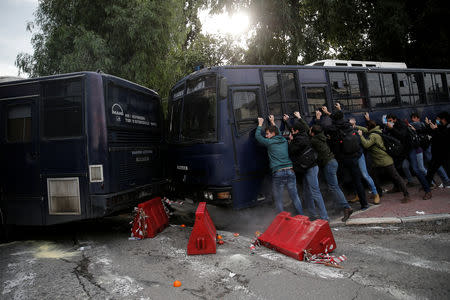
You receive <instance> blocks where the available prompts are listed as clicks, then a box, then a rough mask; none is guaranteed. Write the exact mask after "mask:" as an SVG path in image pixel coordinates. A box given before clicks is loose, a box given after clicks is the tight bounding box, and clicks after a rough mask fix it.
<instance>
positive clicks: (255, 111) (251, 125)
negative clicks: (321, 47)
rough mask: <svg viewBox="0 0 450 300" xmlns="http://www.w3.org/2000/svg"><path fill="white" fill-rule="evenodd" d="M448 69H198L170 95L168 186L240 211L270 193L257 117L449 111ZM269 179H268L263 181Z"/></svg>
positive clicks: (406, 114) (403, 115)
mask: <svg viewBox="0 0 450 300" xmlns="http://www.w3.org/2000/svg"><path fill="white" fill-rule="evenodd" d="M449 86H450V70H430V69H409V68H367V67H345V66H338V67H337V66H334V67H326V66H221V67H212V68H205V69H202V70H199V71H196V72H194V73H192V74H190V75H188V76H186V77H185V78H183V79H182V80H180V81H179V82H178V83H177V84H176V85H175V86H174V87H173V88H172V90H171V92H170V96H169V105H168V143H169V156H170V162H169V165H168V167H169V170H168V172H169V174H170V177H171V179H172V182H171V184H170V188H171V189H172V190H173V191H174V192H176V193H178V194H179V195H181V196H185V197H186V196H191V197H192V196H193V197H197V199H201V200H206V201H210V202H212V203H218V204H228V205H232V206H233V207H235V208H244V207H249V206H252V205H255V204H257V203H258V201H259V200H262V199H264V197H265V196H266V195H267V192H265V190H264V188H265V187H266V188H267V186H268V189H269V190H270V181H269V182H268V181H267V177H266V176H265V174H267V173H269V171H268V170H269V168H268V159H267V154H266V150H265V148H264V147H261V146H259V145H258V144H257V142H256V140H255V138H254V133H255V128H256V126H257V117H258V116H263V117H267V116H268V115H270V114H273V115H275V117H276V120H277V122H278V124H280V123H281V117H282V115H283V114H285V113H286V114H289V115H291V116H292V113H293V112H294V111H300V112H301V114H302V115H303V116H304V117H305V118H306V119H307V120H308V121H310V120H311V118H312V117H313V115H314V112H315V110H316V109H318V108H320V107H321V106H322V105H324V104H326V105H327V106H328V107H329V108H330V107H334V104H335V103H336V102H339V103H341V106H342V108H343V110H344V112H345V114H346V117H349V116H353V117H355V118H356V119H357V121H358V122H361V123H362V122H363V120H364V118H363V115H364V113H365V112H370V115H371V118H372V119H374V120H378V121H380V122H381V119H382V116H383V115H386V114H388V113H391V112H393V113H395V114H397V116H398V117H399V118H400V119H407V118H409V115H410V113H411V112H413V111H414V112H418V113H420V114H421V115H422V116H428V117H433V116H434V115H435V114H437V113H438V112H439V111H442V110H447V111H449V110H450V100H449V99H450V98H449ZM265 177H266V178H265Z"/></svg>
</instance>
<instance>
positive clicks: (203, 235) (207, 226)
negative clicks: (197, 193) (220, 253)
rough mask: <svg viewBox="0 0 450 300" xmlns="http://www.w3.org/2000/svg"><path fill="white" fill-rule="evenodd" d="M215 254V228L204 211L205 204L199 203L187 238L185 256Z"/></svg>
mask: <svg viewBox="0 0 450 300" xmlns="http://www.w3.org/2000/svg"><path fill="white" fill-rule="evenodd" d="M212 253H216V227H215V226H214V223H213V222H212V220H211V217H210V216H209V213H208V210H207V209H206V202H200V204H199V205H198V207H197V211H196V212H195V224H194V228H192V232H191V236H190V237H189V242H188V247H187V254H188V255H196V254H212Z"/></svg>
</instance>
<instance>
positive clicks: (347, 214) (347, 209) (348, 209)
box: [341, 207, 353, 222]
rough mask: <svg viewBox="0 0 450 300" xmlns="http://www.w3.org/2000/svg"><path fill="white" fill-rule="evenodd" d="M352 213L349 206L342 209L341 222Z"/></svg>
mask: <svg viewBox="0 0 450 300" xmlns="http://www.w3.org/2000/svg"><path fill="white" fill-rule="evenodd" d="M352 213H353V209H352V208H351V207H349V208H346V209H344V217H343V218H342V219H341V220H342V222H345V221H347V220H348V218H350V215H351V214H352Z"/></svg>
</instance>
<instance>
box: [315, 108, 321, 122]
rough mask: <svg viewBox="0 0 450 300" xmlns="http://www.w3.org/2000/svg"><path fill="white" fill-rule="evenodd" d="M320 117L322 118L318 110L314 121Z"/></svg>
mask: <svg viewBox="0 0 450 300" xmlns="http://www.w3.org/2000/svg"><path fill="white" fill-rule="evenodd" d="M321 116H322V113H321V112H320V111H319V110H316V119H317V120H320V117H321Z"/></svg>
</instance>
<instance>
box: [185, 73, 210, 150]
mask: <svg viewBox="0 0 450 300" xmlns="http://www.w3.org/2000/svg"><path fill="white" fill-rule="evenodd" d="M215 78H216V77H215V76H214V75H207V76H202V77H199V78H196V79H193V80H190V81H188V82H187V92H186V96H184V103H183V117H182V124H181V138H182V140H184V141H194V140H201V141H205V142H213V141H216V140H217V133H216V132H217V100H216V85H215V83H216V80H215Z"/></svg>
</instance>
